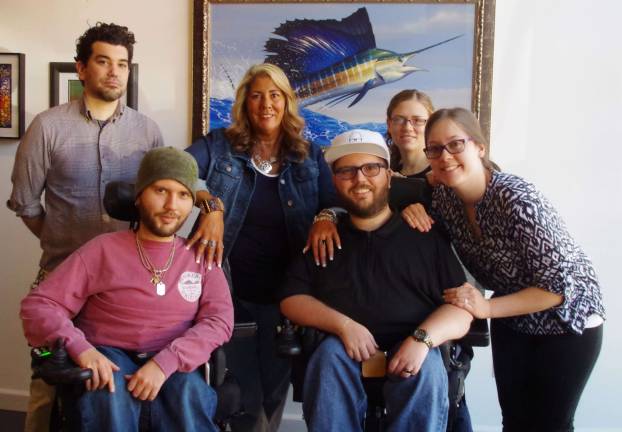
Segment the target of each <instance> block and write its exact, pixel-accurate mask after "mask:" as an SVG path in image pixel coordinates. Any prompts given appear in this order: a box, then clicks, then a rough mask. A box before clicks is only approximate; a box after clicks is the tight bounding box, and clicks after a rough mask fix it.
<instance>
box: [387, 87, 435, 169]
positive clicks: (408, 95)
mask: <svg viewBox="0 0 622 432" xmlns="http://www.w3.org/2000/svg"><path fill="white" fill-rule="evenodd" d="M409 100H415V101H417V102H419V103H420V104H421V105H423V107H424V108H425V109H426V111H427V112H428V115H432V113H433V112H434V104H432V99H430V96H428V95H427V94H425V93H424V92H422V91H419V90H415V89H408V90H402V91H401V92H399V93H397V94H396V95H395V96H393V97H392V98H391V101H389V106H388V107H387V123H388V122H389V121H390V120H391V116H392V115H393V110H395V108H396V107H397V106H398V105H399V104H401V103H402V102H406V101H409ZM385 138H386V141H387V144H388V145H389V150H390V151H391V169H392V170H393V171H399V169H400V165H401V164H402V155H401V154H400V149H399V148H397V145H395V144H394V143H393V139H392V138H391V134H389V128H388V127H387V135H386V137H385Z"/></svg>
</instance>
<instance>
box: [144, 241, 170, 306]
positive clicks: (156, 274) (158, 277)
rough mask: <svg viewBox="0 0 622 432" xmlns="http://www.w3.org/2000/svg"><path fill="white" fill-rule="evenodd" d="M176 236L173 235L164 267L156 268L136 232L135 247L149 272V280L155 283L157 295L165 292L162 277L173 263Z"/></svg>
mask: <svg viewBox="0 0 622 432" xmlns="http://www.w3.org/2000/svg"><path fill="white" fill-rule="evenodd" d="M176 238H177V235H173V247H172V248H171V253H170V254H169V256H168V260H167V261H166V264H165V265H164V267H163V268H161V269H159V268H156V267H155V266H154V265H153V263H152V262H151V260H150V259H149V256H148V255H147V252H146V251H145V250H144V249H143V245H142V243H141V242H140V239H139V238H138V234H136V248H137V249H138V256H139V257H140V262H141V263H142V264H143V266H144V267H145V268H146V269H147V271H148V272H149V273H151V280H150V282H151V283H152V284H154V285H155V287H156V294H157V295H159V296H163V295H164V294H166V284H165V283H164V281H163V280H162V279H163V278H164V273H166V271H167V270H168V269H170V268H171V265H172V264H173V258H174V257H175V243H176V242H175V240H176Z"/></svg>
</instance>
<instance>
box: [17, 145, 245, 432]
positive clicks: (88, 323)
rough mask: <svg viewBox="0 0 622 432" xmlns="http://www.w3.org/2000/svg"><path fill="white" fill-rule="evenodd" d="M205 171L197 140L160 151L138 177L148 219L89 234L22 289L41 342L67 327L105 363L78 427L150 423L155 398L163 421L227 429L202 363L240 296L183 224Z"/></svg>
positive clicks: (226, 330)
mask: <svg viewBox="0 0 622 432" xmlns="http://www.w3.org/2000/svg"><path fill="white" fill-rule="evenodd" d="M197 171H198V170H197V165H196V162H195V161H194V159H193V158H192V156H190V155H189V154H188V153H186V152H183V151H181V150H178V149H175V148H172V147H167V148H158V149H154V150H151V151H149V152H148V153H147V154H146V155H145V156H144V158H143V160H142V162H141V164H140V168H139V171H138V177H137V179H136V206H137V207H138V211H139V214H140V219H139V226H138V229H137V230H136V231H129V230H128V231H124V232H123V231H121V232H116V233H109V234H103V235H100V236H98V237H96V238H95V239H93V240H91V241H90V242H88V243H86V244H85V245H84V246H83V247H81V248H79V249H78V250H77V251H76V252H74V253H73V254H71V255H70V256H69V257H68V258H67V259H66V260H65V261H64V262H63V263H62V264H61V265H60V266H59V267H58V268H57V269H56V270H55V271H54V272H53V273H52V274H50V276H49V277H48V278H47V279H46V280H45V281H43V282H42V283H41V284H40V285H39V287H37V288H36V289H34V290H33V291H31V293H30V294H29V295H28V296H27V297H26V298H25V299H24V300H23V301H22V308H21V313H20V316H21V317H22V320H23V326H24V333H25V335H26V338H27V339H28V342H29V344H30V345H31V346H42V345H48V346H51V345H52V344H53V342H54V341H55V340H57V339H58V338H61V339H63V340H64V341H65V348H66V350H67V352H68V354H69V356H70V357H71V358H72V359H73V360H74V361H75V362H76V363H77V364H78V365H79V366H80V367H83V368H90V369H91V370H92V371H93V377H92V379H90V380H89V381H87V383H86V389H85V390H86V391H85V392H84V393H83V394H82V395H81V396H80V397H78V398H76V400H69V401H63V402H64V403H63V406H65V407H67V410H68V411H69V412H68V413H67V414H68V419H69V421H74V422H75V426H76V427H77V429H78V430H97V431H118V430H128V431H131V430H135V431H138V420H139V417H140V410H141V407H142V406H143V404H141V401H145V400H149V401H152V403H151V407H150V415H151V421H152V423H153V422H154V421H157V424H158V425H159V426H160V427H161V428H162V430H207V431H216V430H217V429H216V427H215V425H214V423H213V421H212V418H213V415H214V413H215V408H216V395H215V392H214V390H213V389H211V388H210V387H209V386H208V385H207V383H206V382H205V379H204V377H202V376H201V373H200V372H199V371H198V370H197V367H198V366H199V365H201V364H204V363H205V362H206V361H207V360H208V359H209V357H210V355H211V353H212V351H213V350H214V349H216V348H217V347H218V346H220V345H222V344H223V343H225V342H226V341H227V340H229V338H230V337H231V332H232V327H233V307H232V304H231V296H230V294H229V287H228V285H227V282H226V279H225V276H224V274H223V272H222V270H221V269H220V268H217V267H215V268H213V269H211V270H210V269H209V268H208V266H207V265H206V262H205V261H204V260H201V262H199V263H197V262H196V261H195V259H194V254H193V252H192V251H190V250H187V249H186V248H185V247H184V241H183V240H182V239H179V238H177V236H176V233H177V231H178V230H179V229H180V228H181V226H182V225H183V223H184V221H185V220H186V218H187V217H188V215H189V214H190V211H191V210H192V206H193V203H194V198H195V189H194V185H195V183H196V180H197ZM110 413H113V414H112V415H111V414H110ZM155 419H157V420H155Z"/></svg>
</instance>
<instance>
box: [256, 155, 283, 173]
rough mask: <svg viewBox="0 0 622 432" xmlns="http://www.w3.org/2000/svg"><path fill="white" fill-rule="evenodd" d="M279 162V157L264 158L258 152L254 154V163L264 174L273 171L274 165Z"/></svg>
mask: <svg viewBox="0 0 622 432" xmlns="http://www.w3.org/2000/svg"><path fill="white" fill-rule="evenodd" d="M276 162H277V158H275V157H271V158H270V159H269V160H266V159H262V158H261V157H260V156H259V155H258V154H254V155H253V165H255V168H257V169H258V170H259V171H261V172H262V173H264V174H270V173H271V172H272V166H273V165H274V164H275V163H276Z"/></svg>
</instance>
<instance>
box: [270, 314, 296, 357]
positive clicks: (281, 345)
mask: <svg viewBox="0 0 622 432" xmlns="http://www.w3.org/2000/svg"><path fill="white" fill-rule="evenodd" d="M276 350H277V353H278V354H279V356H281V357H291V356H297V355H299V354H300V353H301V352H302V346H301V345H300V341H299V339H298V335H297V334H296V329H295V327H294V325H293V324H292V323H291V321H290V320H288V319H283V325H282V326H281V329H280V332H279V335H278V336H277V341H276Z"/></svg>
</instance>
